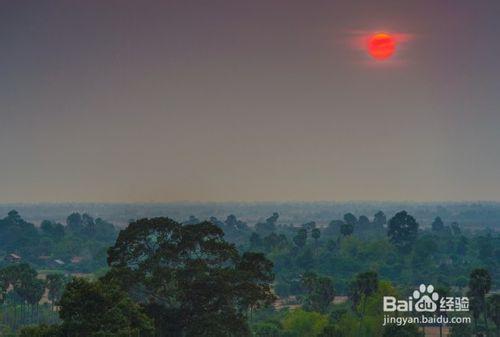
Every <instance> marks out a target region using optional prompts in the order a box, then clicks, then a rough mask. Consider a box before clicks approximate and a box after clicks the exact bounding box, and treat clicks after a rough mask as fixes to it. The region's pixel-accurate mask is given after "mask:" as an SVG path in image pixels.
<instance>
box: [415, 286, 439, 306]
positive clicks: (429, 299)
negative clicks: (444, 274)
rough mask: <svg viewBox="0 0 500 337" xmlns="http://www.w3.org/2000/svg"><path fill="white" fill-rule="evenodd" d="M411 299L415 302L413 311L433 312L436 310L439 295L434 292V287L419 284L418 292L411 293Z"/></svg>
mask: <svg viewBox="0 0 500 337" xmlns="http://www.w3.org/2000/svg"><path fill="white" fill-rule="evenodd" d="M413 298H414V299H415V300H416V301H417V302H416V303H415V310H416V311H418V312H435V311H436V310H437V302H436V301H437V300H438V299H439V294H438V293H437V292H435V291H434V286H433V285H432V284H429V285H428V286H426V285H425V284H421V285H420V287H419V288H418V290H415V291H414V292H413Z"/></svg>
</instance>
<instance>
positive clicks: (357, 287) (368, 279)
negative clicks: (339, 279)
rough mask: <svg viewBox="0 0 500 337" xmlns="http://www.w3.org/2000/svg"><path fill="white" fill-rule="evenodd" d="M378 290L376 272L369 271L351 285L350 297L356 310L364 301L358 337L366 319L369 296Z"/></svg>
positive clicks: (359, 275)
mask: <svg viewBox="0 0 500 337" xmlns="http://www.w3.org/2000/svg"><path fill="white" fill-rule="evenodd" d="M377 290H378V274H377V273H376V272H374V271H368V272H365V273H361V274H358V275H357V276H356V279H355V280H354V281H353V282H352V283H351V286H350V296H351V300H352V301H353V305H354V308H356V306H357V304H359V301H360V300H363V303H362V308H361V319H360V321H359V326H358V334H357V335H358V336H359V335H360V334H359V331H360V330H361V324H362V321H363V319H364V315H365V309H366V300H367V299H368V297H369V296H371V295H372V294H374V293H375V292H376V291H377Z"/></svg>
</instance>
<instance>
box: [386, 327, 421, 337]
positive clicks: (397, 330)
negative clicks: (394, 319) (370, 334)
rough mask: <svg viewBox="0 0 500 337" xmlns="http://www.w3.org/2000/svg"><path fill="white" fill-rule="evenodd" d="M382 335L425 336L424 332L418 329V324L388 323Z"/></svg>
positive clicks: (395, 336) (393, 336) (390, 336)
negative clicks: (400, 324) (401, 324)
mask: <svg viewBox="0 0 500 337" xmlns="http://www.w3.org/2000/svg"><path fill="white" fill-rule="evenodd" d="M382 337H424V333H423V332H421V331H420V330H419V329H418V326H416V325H413V324H407V325H403V326H397V325H388V326H387V327H386V328H385V329H384V333H383V335H382Z"/></svg>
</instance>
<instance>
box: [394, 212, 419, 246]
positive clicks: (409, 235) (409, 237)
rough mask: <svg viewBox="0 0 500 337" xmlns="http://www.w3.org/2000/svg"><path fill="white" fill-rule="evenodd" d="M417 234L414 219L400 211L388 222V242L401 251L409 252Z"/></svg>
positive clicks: (416, 225)
mask: <svg viewBox="0 0 500 337" xmlns="http://www.w3.org/2000/svg"><path fill="white" fill-rule="evenodd" d="M417 234H418V223H417V221H415V218H414V217H412V216H411V215H409V214H408V213H406V211H401V212H399V213H397V214H396V215H394V217H392V218H391V220H389V228H388V231H387V235H388V236H389V240H390V241H391V242H392V243H393V244H394V245H395V246H396V247H398V248H399V249H401V250H402V251H406V252H407V251H409V249H410V248H411V246H412V245H413V243H414V242H415V240H416V239H417Z"/></svg>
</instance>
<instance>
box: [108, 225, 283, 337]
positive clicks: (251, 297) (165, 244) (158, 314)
mask: <svg viewBox="0 0 500 337" xmlns="http://www.w3.org/2000/svg"><path fill="white" fill-rule="evenodd" d="M108 254H109V257H108V262H109V265H110V267H111V271H110V272H109V274H108V275H107V276H106V277H105V279H106V280H116V281H117V282H119V283H120V284H121V286H122V288H123V289H125V290H126V291H127V292H128V293H129V294H130V295H131V296H132V297H134V298H136V299H137V300H139V301H140V302H141V303H142V305H143V306H144V307H145V308H146V310H147V312H148V314H149V315H150V316H151V317H154V319H155V326H156V330H157V331H171V333H172V334H174V335H175V334H183V333H184V334H186V335H189V336H208V335H210V336H233V335H241V336H245V335H248V334H249V331H248V326H247V323H246V320H245V314H246V312H247V311H248V310H249V309H250V308H256V307H259V306H263V305H267V304H269V303H270V302H272V301H273V300H274V296H273V295H272V293H271V287H270V283H271V282H272V281H273V279H274V275H273V273H272V263H271V262H270V261H269V260H267V259H266V258H265V257H264V255H263V254H258V253H244V254H242V255H240V254H239V252H238V251H237V250H236V248H235V247H234V245H233V244H230V243H228V242H226V241H225V240H224V239H223V232H222V230H221V229H220V228H219V227H217V226H215V225H213V224H211V223H208V222H202V223H198V224H193V225H181V224H179V223H177V222H175V221H173V220H171V219H168V218H155V219H143V220H139V221H137V222H134V223H131V224H130V225H129V226H128V227H127V228H126V229H125V230H123V231H121V232H120V234H119V236H118V239H117V241H116V244H115V245H114V246H113V247H111V248H110V249H109V251H108Z"/></svg>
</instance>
